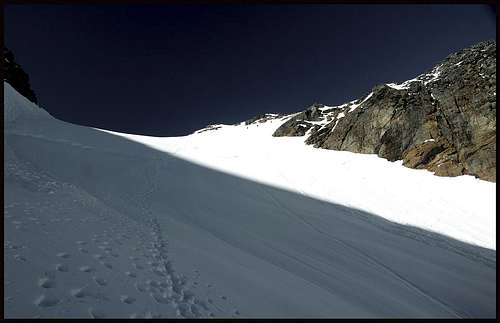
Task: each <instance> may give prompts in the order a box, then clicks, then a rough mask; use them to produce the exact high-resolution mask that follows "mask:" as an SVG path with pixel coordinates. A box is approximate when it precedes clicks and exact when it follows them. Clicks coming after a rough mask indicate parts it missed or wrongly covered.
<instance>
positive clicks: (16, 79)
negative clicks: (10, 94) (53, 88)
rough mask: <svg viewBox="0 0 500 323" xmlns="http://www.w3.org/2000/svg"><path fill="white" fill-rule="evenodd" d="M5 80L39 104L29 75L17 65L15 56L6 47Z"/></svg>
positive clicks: (4, 57) (4, 55) (4, 61)
mask: <svg viewBox="0 0 500 323" xmlns="http://www.w3.org/2000/svg"><path fill="white" fill-rule="evenodd" d="M3 80H4V81H5V82H7V83H9V84H10V85H12V87H13V88H14V89H16V90H17V91H18V92H19V93H20V94H22V95H23V96H24V97H25V98H27V99H28V100H30V101H31V102H33V103H35V104H36V103H38V100H37V97H36V95H35V92H34V91H33V90H32V89H31V85H30V78H29V76H28V74H27V73H26V72H25V71H24V70H23V68H22V67H21V66H20V65H19V64H17V63H16V61H15V58H14V54H12V52H11V51H10V50H9V49H7V48H6V47H4V48H3Z"/></svg>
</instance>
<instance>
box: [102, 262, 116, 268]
mask: <svg viewBox="0 0 500 323" xmlns="http://www.w3.org/2000/svg"><path fill="white" fill-rule="evenodd" d="M100 264H101V265H103V266H104V267H106V268H108V269H113V265H111V264H110V263H109V262H105V261H101V262H100Z"/></svg>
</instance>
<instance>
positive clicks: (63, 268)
mask: <svg viewBox="0 0 500 323" xmlns="http://www.w3.org/2000/svg"><path fill="white" fill-rule="evenodd" d="M56 270H57V271H60V272H63V273H66V272H68V266H66V265H63V264H56Z"/></svg>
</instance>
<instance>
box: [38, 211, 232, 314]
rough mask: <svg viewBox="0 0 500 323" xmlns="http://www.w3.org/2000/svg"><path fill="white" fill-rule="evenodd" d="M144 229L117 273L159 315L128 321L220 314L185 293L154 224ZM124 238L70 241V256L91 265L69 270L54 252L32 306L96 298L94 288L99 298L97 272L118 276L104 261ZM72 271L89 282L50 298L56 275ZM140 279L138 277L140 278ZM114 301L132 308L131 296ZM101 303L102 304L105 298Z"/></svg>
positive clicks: (92, 310) (102, 282)
mask: <svg viewBox="0 0 500 323" xmlns="http://www.w3.org/2000/svg"><path fill="white" fill-rule="evenodd" d="M149 226H150V228H151V231H150V232H149V239H147V238H148V234H147V233H146V234H144V233H143V234H142V235H141V236H140V246H138V247H134V248H133V250H134V251H135V252H136V255H134V256H130V257H128V259H127V261H128V262H129V264H130V268H129V269H128V270H125V271H123V272H122V274H123V275H124V277H127V278H128V279H129V281H130V283H131V284H132V285H133V287H134V289H135V290H136V291H137V292H139V293H140V294H144V295H145V296H146V297H147V296H149V297H150V299H151V300H152V301H153V302H154V303H155V304H157V305H159V306H160V307H159V308H161V309H162V312H161V313H157V312H155V311H152V310H148V311H142V312H134V313H132V314H130V317H132V318H133V317H144V318H148V317H149V318H155V317H165V316H168V317H172V316H173V317H175V316H177V317H184V318H189V317H214V316H215V314H214V311H213V310H211V309H210V308H214V309H215V310H216V311H217V312H219V313H223V312H225V311H224V310H223V309H221V308H220V307H219V306H216V305H215V304H214V301H213V300H212V299H211V298H208V299H207V300H206V301H203V300H200V299H198V298H197V297H196V296H195V294H194V293H193V292H192V291H190V290H189V288H188V286H187V285H188V279H187V278H186V277H185V276H183V275H179V274H177V273H176V272H175V271H174V269H173V266H172V263H171V261H170V260H169V258H168V254H167V243H166V241H165V240H163V238H162V237H161V234H160V228H159V224H158V223H157V222H156V221H155V220H152V221H151V222H150V223H149ZM130 235H131V232H129V231H126V232H117V231H113V230H109V231H107V230H105V231H103V233H102V234H94V235H93V237H92V239H90V242H87V241H81V240H78V241H75V247H74V250H75V252H79V253H82V254H85V255H86V257H88V258H89V261H90V262H91V263H87V264H82V265H81V266H76V267H75V268H70V266H69V265H68V264H67V263H66V262H67V261H68V260H70V259H72V254H71V253H70V252H67V251H61V252H58V253H56V255H55V256H56V257H57V258H58V259H59V262H58V263H56V264H54V265H53V267H52V268H51V269H50V270H49V271H46V272H44V273H42V274H41V275H40V277H39V278H38V281H37V286H38V287H39V288H40V289H41V291H42V293H41V294H40V295H39V296H38V297H37V298H36V299H35V300H34V304H35V305H36V306H38V307H40V308H46V307H54V306H57V305H59V304H61V303H62V302H65V301H67V298H68V296H70V297H72V298H74V299H77V300H82V299H85V298H88V297H91V298H97V297H98V296H99V295H97V294H96V293H95V292H93V288H90V286H95V288H97V289H98V290H100V289H104V290H103V291H102V293H104V292H105V289H106V287H107V286H108V281H107V280H106V279H105V278H102V277H101V276H100V275H99V273H100V272H102V271H103V270H114V271H115V272H117V271H118V270H117V268H114V266H113V264H112V262H111V261H110V259H113V258H119V257H120V254H119V252H116V251H115V250H114V249H113V247H112V245H113V244H115V245H117V246H121V245H123V240H128V239H131V237H130ZM113 237H116V239H113ZM151 237H152V241H151ZM148 240H149V241H148ZM92 249H95V250H96V251H97V252H95V253H93V252H90V250H92ZM82 250H84V251H82ZM72 271H77V272H80V273H83V274H88V275H89V276H88V277H89V283H88V284H86V285H85V286H82V287H76V288H70V289H69V290H68V291H67V294H66V295H59V296H56V295H55V293H51V292H50V291H51V289H53V288H55V287H56V286H57V277H58V276H59V275H68V274H71V272H72ZM141 272H149V273H152V274H154V276H153V277H156V279H151V278H146V279H144V276H151V275H141V274H140V273H141ZM141 276H142V277H143V278H142V279H141ZM198 278H199V272H198V271H197V270H195V277H193V279H194V281H193V282H192V284H191V287H192V288H193V289H195V288H196V287H197V286H198V282H197V281H196V280H197V279H198ZM207 287H209V288H210V287H212V286H211V285H208V286H207ZM103 295H104V294H103ZM115 297H116V298H118V299H119V301H120V302H121V303H122V304H124V306H127V305H132V304H134V303H135V302H136V298H135V297H133V296H130V295H126V294H120V295H116V296H115ZM103 298H104V299H107V297H103ZM220 298H221V299H222V300H227V298H226V297H225V296H221V297H220ZM103 307H104V305H103ZM104 308H105V307H104ZM87 314H88V316H89V317H91V318H104V317H106V313H105V312H104V311H103V310H102V309H99V308H96V307H95V305H92V306H90V307H89V308H88V311H87ZM233 314H234V315H235V316H237V315H239V312H238V311H237V310H234V311H233Z"/></svg>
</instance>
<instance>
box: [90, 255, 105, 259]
mask: <svg viewBox="0 0 500 323" xmlns="http://www.w3.org/2000/svg"><path fill="white" fill-rule="evenodd" d="M93 257H94V258H95V259H97V260H103V259H104V258H106V257H104V256H103V255H100V254H95V255H93Z"/></svg>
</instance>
